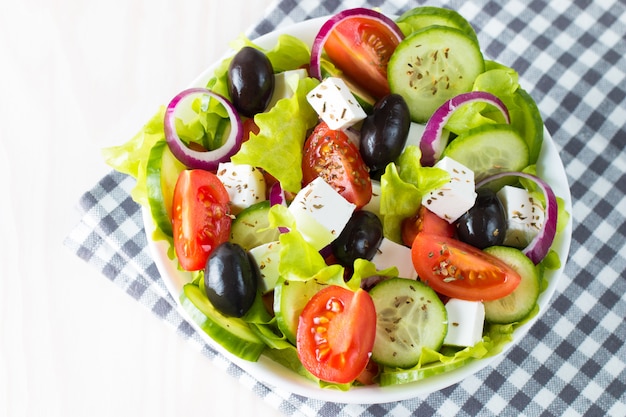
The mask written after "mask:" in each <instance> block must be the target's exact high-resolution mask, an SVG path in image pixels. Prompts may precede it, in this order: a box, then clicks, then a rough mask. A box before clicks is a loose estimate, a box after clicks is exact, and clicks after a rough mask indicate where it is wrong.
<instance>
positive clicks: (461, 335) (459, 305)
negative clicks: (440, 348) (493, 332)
mask: <svg viewBox="0 0 626 417" xmlns="http://www.w3.org/2000/svg"><path fill="white" fill-rule="evenodd" d="M446 311H447V312H448V333H447V334H446V337H445V338H444V340H443V344H444V345H449V346H463V347H467V346H474V345H475V344H476V343H478V341H480V339H482V337H483V325H484V323H485V306H484V305H483V303H481V302H480V301H466V300H459V299H457V298H451V299H450V300H448V302H447V303H446Z"/></svg>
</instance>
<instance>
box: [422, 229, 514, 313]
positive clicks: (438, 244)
mask: <svg viewBox="0 0 626 417" xmlns="http://www.w3.org/2000/svg"><path fill="white" fill-rule="evenodd" d="M411 258H412V261H413V266H414V267H415V270H416V271H417V275H418V276H419V278H420V280H421V281H423V282H424V283H426V284H427V285H428V286H430V287H431V288H432V289H434V290H435V291H436V292H438V293H440V294H443V295H445V296H448V297H452V298H460V299H463V300H469V301H491V300H497V299H498V298H502V297H504V296H506V295H508V294H510V293H511V292H512V291H513V290H514V289H515V288H516V287H517V286H518V284H519V283H520V281H521V277H520V276H519V274H518V273H517V272H516V271H515V270H513V269H512V268H510V267H509V266H508V265H506V264H505V263H504V262H502V261H501V260H499V259H498V258H496V257H494V256H492V255H489V254H487V253H485V252H483V251H481V250H480V249H477V248H475V247H473V246H471V245H468V244H466V243H463V242H461V241H460V240H457V239H454V238H452V237H447V236H436V235H431V234H426V233H418V234H417V236H416V237H415V240H414V241H413V246H412V247H411Z"/></svg>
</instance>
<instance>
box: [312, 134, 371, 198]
mask: <svg viewBox="0 0 626 417" xmlns="http://www.w3.org/2000/svg"><path fill="white" fill-rule="evenodd" d="M302 177H303V181H304V183H305V184H308V183H310V182H311V181H313V180H314V179H315V178H317V177H322V178H324V180H325V181H326V182H327V183H328V184H330V185H331V186H332V187H333V188H334V189H335V191H337V192H338V193H339V194H341V195H342V196H343V198H345V199H346V200H348V201H349V202H351V203H353V204H356V206H357V208H361V207H363V206H364V205H366V204H367V203H368V202H369V201H370V199H371V198H372V181H371V179H370V176H369V171H368V169H367V165H365V162H364V161H363V158H361V154H359V150H358V149H357V147H356V146H355V145H354V144H353V143H352V142H350V139H349V138H348V136H347V135H346V134H345V133H344V132H343V131H341V130H331V129H330V128H329V127H328V125H327V124H326V123H325V122H321V123H320V124H319V125H317V127H316V128H315V129H314V130H313V133H312V134H311V136H309V138H308V139H307V140H306V142H305V144H304V155H303V157H302Z"/></svg>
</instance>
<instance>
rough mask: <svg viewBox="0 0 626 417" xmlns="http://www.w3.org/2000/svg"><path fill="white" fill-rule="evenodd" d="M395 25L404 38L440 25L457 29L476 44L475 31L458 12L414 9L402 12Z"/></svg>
mask: <svg viewBox="0 0 626 417" xmlns="http://www.w3.org/2000/svg"><path fill="white" fill-rule="evenodd" d="M396 23H397V24H398V26H399V27H400V29H401V30H402V32H403V33H404V34H405V35H406V36H408V35H410V34H411V33H413V32H416V31H418V30H420V29H424V28H426V27H428V26H433V25H440V26H448V27H452V28H456V29H459V30H461V31H463V32H464V33H465V34H467V35H468V36H470V37H471V38H472V39H475V40H476V42H478V36H476V31H475V30H474V28H473V27H472V25H471V24H470V23H469V22H468V21H467V19H465V18H464V17H463V16H461V14H460V13H459V12H457V11H455V10H452V9H447V8H445V7H436V6H420V7H415V8H413V9H410V10H408V11H406V12H404V13H403V14H402V15H401V16H400V17H399V18H398V20H397V21H396Z"/></svg>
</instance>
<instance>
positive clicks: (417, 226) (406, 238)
mask: <svg viewBox="0 0 626 417" xmlns="http://www.w3.org/2000/svg"><path fill="white" fill-rule="evenodd" d="M401 232H402V243H404V244H405V245H407V246H411V245H412V244H413V240H415V236H417V234H418V233H426V234H431V235H437V236H448V237H452V236H454V232H455V230H454V225H453V224H450V223H448V221H447V220H444V219H442V218H441V217H439V216H437V215H436V214H435V213H433V212H432V211H430V210H429V209H428V208H427V207H426V206H420V208H419V209H418V210H417V214H415V216H412V217H407V218H406V219H404V220H403V221H402V230H401Z"/></svg>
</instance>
